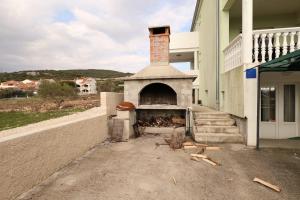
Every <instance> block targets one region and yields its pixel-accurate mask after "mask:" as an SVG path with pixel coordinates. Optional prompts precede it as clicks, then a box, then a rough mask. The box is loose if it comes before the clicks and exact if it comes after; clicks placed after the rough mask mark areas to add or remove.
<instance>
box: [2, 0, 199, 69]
mask: <svg viewBox="0 0 300 200" xmlns="http://www.w3.org/2000/svg"><path fill="white" fill-rule="evenodd" d="M194 5H195V0H186V1H180V0H165V1H160V0H131V1H128V0H111V1H107V0H73V1H71V0H64V1H61V0H51V1H40V0H26V1H19V0H2V2H1V4H0V71H18V70H29V69H74V68H83V69H84V68H97V69H114V70H120V71H125V72H127V71H130V72H135V71H137V70H139V69H141V68H143V67H144V66H145V65H147V64H148V62H149V41H148V30H147V27H148V26H149V25H163V24H169V25H171V30H172V32H180V31H189V30H186V28H187V27H189V24H190V23H191V20H192V15H193V9H194Z"/></svg>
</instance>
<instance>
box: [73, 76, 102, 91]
mask: <svg viewBox="0 0 300 200" xmlns="http://www.w3.org/2000/svg"><path fill="white" fill-rule="evenodd" d="M75 83H76V87H77V89H78V91H79V95H89V94H97V85H96V80H95V79H94V78H78V79H76V80H75Z"/></svg>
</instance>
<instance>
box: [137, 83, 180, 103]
mask: <svg viewBox="0 0 300 200" xmlns="http://www.w3.org/2000/svg"><path fill="white" fill-rule="evenodd" d="M139 105H177V94H176V92H175V91H174V90H173V88H171V87H170V86H168V85H166V84H164V83H151V84H149V85H147V86H146V87H144V88H143V89H142V90H141V91H140V94H139Z"/></svg>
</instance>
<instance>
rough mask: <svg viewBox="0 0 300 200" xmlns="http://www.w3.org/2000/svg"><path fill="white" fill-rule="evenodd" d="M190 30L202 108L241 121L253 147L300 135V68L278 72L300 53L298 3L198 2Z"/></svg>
mask: <svg viewBox="0 0 300 200" xmlns="http://www.w3.org/2000/svg"><path fill="white" fill-rule="evenodd" d="M191 32H192V33H195V34H197V35H198V36H197V37H198V48H197V50H196V51H197V62H196V63H197V66H195V67H194V69H196V70H197V73H198V77H199V78H198V81H199V88H198V91H199V101H200V102H201V103H202V105H204V106H208V107H211V108H214V109H217V110H221V111H224V112H227V113H230V114H232V115H233V116H235V117H237V118H238V119H239V121H241V123H243V127H245V130H244V134H245V137H246V140H247V144H248V145H250V146H255V145H257V144H258V141H259V140H258V138H271V139H282V138H290V137H298V136H300V72H299V71H300V69H299V68H300V66H298V64H294V65H293V68H292V70H289V69H290V68H288V67H287V68H285V69H286V70H279V69H282V66H283V65H284V61H283V60H284V59H286V63H291V62H294V63H297V59H298V57H297V55H298V53H297V52H300V4H299V1H298V0H286V1H280V0H267V1H260V0H198V1H197V5H196V8H195V11H194V18H193V21H192V26H191ZM170 53H172V50H171V49H170ZM299 54H300V53H299ZM289 55H293V56H294V57H293V58H292V57H291V56H289ZM282 58H283V59H282ZM273 61H274V62H277V61H278V63H281V65H282V66H276V65H275V64H273V65H272V67H271V68H270V67H269V69H268V70H265V71H263V73H260V72H262V71H261V69H260V66H267V65H268V63H272V62H273ZM277 65H279V64H277ZM285 65H286V64H285ZM268 66H271V65H268ZM262 68H263V67H262Z"/></svg>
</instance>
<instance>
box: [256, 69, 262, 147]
mask: <svg viewBox="0 0 300 200" xmlns="http://www.w3.org/2000/svg"><path fill="white" fill-rule="evenodd" d="M260 73H261V72H260V71H259V66H258V67H257V106H256V109H257V122H256V123H257V125H256V150H259V128H260V126H259V125H260Z"/></svg>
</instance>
